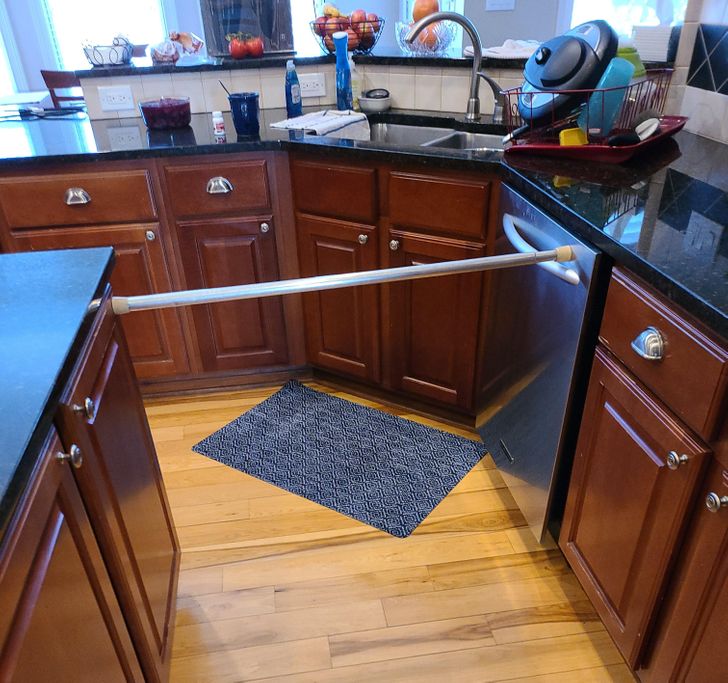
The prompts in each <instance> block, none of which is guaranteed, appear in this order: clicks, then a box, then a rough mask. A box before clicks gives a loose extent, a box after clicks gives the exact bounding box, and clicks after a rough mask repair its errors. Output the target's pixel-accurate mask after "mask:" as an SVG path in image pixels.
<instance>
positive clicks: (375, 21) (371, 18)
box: [367, 12, 380, 33]
mask: <svg viewBox="0 0 728 683" xmlns="http://www.w3.org/2000/svg"><path fill="white" fill-rule="evenodd" d="M367 21H368V22H369V23H370V24H371V25H372V28H373V29H374V33H376V32H377V31H378V30H379V27H380V23H379V17H378V16H377V15H376V14H374V12H370V13H369V14H367Z"/></svg>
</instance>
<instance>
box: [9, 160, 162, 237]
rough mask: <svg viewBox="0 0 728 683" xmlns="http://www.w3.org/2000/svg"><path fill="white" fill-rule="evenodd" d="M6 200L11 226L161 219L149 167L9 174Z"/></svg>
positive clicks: (88, 223)
mask: <svg viewBox="0 0 728 683" xmlns="http://www.w3.org/2000/svg"><path fill="white" fill-rule="evenodd" d="M69 190H73V191H72V192H71V193H69ZM71 194H72V195H73V196H72V197H71V196H70V195H71ZM67 202H71V203H67ZM73 202H77V203H73ZM0 205H1V206H2V211H3V214H4V216H5V220H6V221H7V223H8V227H10V228H11V229H12V228H42V227H51V226H63V225H99V224H103V223H132V222H144V221H154V220H156V219H157V209H156V207H155V206H154V200H153V199H152V192H151V179H150V177H149V172H148V171H146V170H138V171H108V172H105V171H102V172H97V173H69V174H63V175H61V174H58V175H47V176H32V177H31V176H23V177H19V178H7V179H4V180H2V181H0Z"/></svg>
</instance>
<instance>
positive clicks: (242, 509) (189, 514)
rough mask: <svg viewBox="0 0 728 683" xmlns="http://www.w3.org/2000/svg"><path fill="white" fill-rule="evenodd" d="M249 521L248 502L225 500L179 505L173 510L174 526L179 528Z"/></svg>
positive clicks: (178, 529)
mask: <svg viewBox="0 0 728 683" xmlns="http://www.w3.org/2000/svg"><path fill="white" fill-rule="evenodd" d="M244 519H250V501H248V500H225V501H219V502H216V503H203V504H202V505H180V506H178V507H176V508H175V509H174V525H175V527H176V528H177V531H178V533H179V531H180V529H181V527H188V526H202V525H207V524H220V523H224V522H239V521H241V520H244Z"/></svg>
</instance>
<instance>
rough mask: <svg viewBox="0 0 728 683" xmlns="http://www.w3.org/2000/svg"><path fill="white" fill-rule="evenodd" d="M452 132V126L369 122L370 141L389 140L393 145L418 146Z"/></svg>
mask: <svg viewBox="0 0 728 683" xmlns="http://www.w3.org/2000/svg"><path fill="white" fill-rule="evenodd" d="M450 133H452V128H430V127H427V126H408V125H406V124H401V123H373V124H371V141H372V142H389V143H392V144H395V145H405V146H409V147H419V146H421V145H424V144H425V143H427V142H429V141H430V140H435V139H437V138H443V137H444V136H447V135H449V134H450Z"/></svg>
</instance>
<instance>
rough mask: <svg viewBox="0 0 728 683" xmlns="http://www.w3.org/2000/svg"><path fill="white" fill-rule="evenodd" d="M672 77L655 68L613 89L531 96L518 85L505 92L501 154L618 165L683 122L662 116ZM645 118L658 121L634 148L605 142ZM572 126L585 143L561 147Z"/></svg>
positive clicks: (675, 118)
mask: <svg viewBox="0 0 728 683" xmlns="http://www.w3.org/2000/svg"><path fill="white" fill-rule="evenodd" d="M671 77H672V69H656V70H652V71H648V72H647V74H646V75H645V76H644V77H643V78H641V79H639V80H637V81H635V82H633V83H630V84H629V85H627V86H623V87H617V88H599V89H588V90H558V91H557V90H553V91H548V90H545V91H538V92H537V93H536V96H534V93H532V92H530V91H529V90H528V89H527V88H524V87H523V86H520V87H517V88H509V89H508V90H504V91H503V95H504V99H505V103H504V105H505V106H504V122H505V124H506V127H507V129H508V132H509V135H510V136H512V142H511V145H510V146H509V147H507V148H506V151H507V152H510V153H513V152H523V153H538V154H547V155H551V156H564V157H569V158H578V159H595V160H600V161H612V162H616V163H621V162H622V161H625V160H626V159H628V158H630V157H631V156H633V155H634V154H636V153H638V152H640V151H642V150H643V149H644V148H645V147H646V146H651V145H652V144H654V143H655V142H656V141H657V140H659V139H662V138H663V137H666V136H668V135H672V134H674V133H675V132H677V131H678V130H680V128H682V126H683V125H684V124H685V121H686V119H685V118H684V117H678V116H675V117H663V116H662V113H663V111H664V108H665V102H666V100H667V94H668V88H669V86H670V80H671ZM535 102H537V104H534V103H535ZM537 107H538V109H537ZM615 109H616V113H615ZM566 110H568V113H567V114H564V112H565V111H566ZM543 112H546V113H545V114H544V113H543ZM645 116H653V117H655V118H660V127H659V129H658V131H657V132H656V134H655V135H653V136H652V137H649V138H647V139H646V140H644V141H640V142H639V143H635V144H628V145H622V146H615V145H610V144H607V142H608V140H611V139H612V138H613V137H614V136H617V135H623V134H627V133H631V132H633V130H634V127H635V125H636V124H637V123H638V122H639V120H640V118H644V117H645ZM577 126H579V127H580V128H581V129H583V130H584V131H586V133H587V138H588V143H587V144H585V145H570V146H564V145H560V143H559V133H560V132H561V131H562V130H564V129H566V128H575V127H577Z"/></svg>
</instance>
